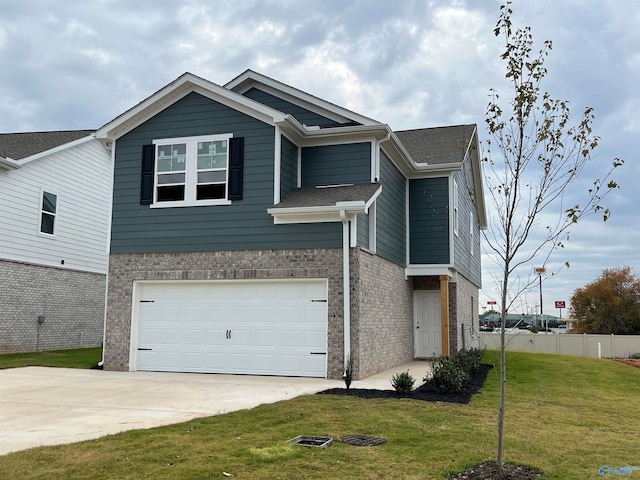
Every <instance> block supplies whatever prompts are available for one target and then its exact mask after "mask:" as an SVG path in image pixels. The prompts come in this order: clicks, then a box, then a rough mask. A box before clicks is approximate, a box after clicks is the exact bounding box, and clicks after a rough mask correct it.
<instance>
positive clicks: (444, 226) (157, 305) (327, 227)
mask: <svg viewBox="0 0 640 480" xmlns="http://www.w3.org/2000/svg"><path fill="white" fill-rule="evenodd" d="M96 135H97V138H99V139H102V140H103V141H105V142H108V143H109V144H111V145H112V148H113V152H114V165H115V166H114V169H115V170H114V193H113V208H112V212H113V213H112V225H111V245H110V252H111V253H110V266H109V275H108V295H107V315H106V324H105V352H104V362H105V363H104V366H105V368H106V369H110V370H155V371H176V372H216V373H243V374H258V375H289V376H311V377H328V378H341V377H342V375H343V371H344V366H345V361H346V359H348V358H349V356H352V359H353V362H354V363H353V365H354V378H363V377H366V376H369V375H372V374H374V373H377V372H379V371H382V370H384V369H388V368H392V367H394V366H397V365H400V364H402V363H405V362H407V361H410V360H412V359H414V358H416V357H432V356H434V355H439V354H440V353H449V352H450V351H453V350H456V349H459V348H461V346H462V342H461V335H462V334H463V325H464V324H466V325H471V324H472V323H475V324H476V325H477V316H478V315H477V314H478V312H477V308H476V305H477V301H478V289H479V287H480V282H481V279H480V277H481V276H480V236H479V231H480V228H483V227H484V226H485V223H486V217H485V206H484V199H483V198H484V197H483V191H482V181H481V176H480V165H479V157H478V139H477V131H476V127H475V125H461V126H454V127H442V128H430V129H419V130H410V131H403V132H394V131H392V130H391V129H390V128H389V126H388V125H386V124H383V123H380V122H378V121H375V120H372V119H370V118H367V117H365V116H363V115H360V114H358V113H355V112H352V111H350V110H347V109H345V108H343V107H340V106H338V105H334V104H332V103H330V102H327V101H325V100H322V99H320V98H318V97H315V96H313V95H310V94H308V93H305V92H303V91H301V90H298V89H296V88H293V87H291V86H288V85H285V84H283V83H281V82H279V81H277V80H274V79H272V78H269V77H266V76H264V75H261V74H259V73H256V72H253V71H250V70H248V71H246V72H244V73H242V74H241V75H240V76H238V77H237V78H235V79H233V80H232V81H230V82H229V83H228V84H226V85H224V86H219V85H216V84H214V83H212V82H210V81H207V80H205V79H203V78H200V77H197V76H195V75H192V74H190V73H185V74H184V75H182V76H180V77H179V78H178V79H176V80H175V81H173V82H171V83H170V84H169V85H167V86H165V87H164V88H162V89H161V90H159V91H158V92H156V93H154V94H153V95H151V96H150V97H148V98H146V99H144V100H143V101H142V102H140V103H139V104H137V105H136V106H134V107H133V108H131V109H130V110H128V111H126V112H125V113H123V114H122V115H120V116H118V117H117V118H115V119H114V120H113V121H111V122H109V123H107V124H106V125H104V126H103V127H101V128H100V129H98V131H97V134H96Z"/></svg>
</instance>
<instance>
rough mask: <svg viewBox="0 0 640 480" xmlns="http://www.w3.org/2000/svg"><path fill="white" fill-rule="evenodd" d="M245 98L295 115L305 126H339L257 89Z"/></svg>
mask: <svg viewBox="0 0 640 480" xmlns="http://www.w3.org/2000/svg"><path fill="white" fill-rule="evenodd" d="M244 96H245V97H248V98H250V99H251V100H255V101H256V102H260V103H261V104H263V105H266V106H267V107H271V108H275V109H276V110H278V111H280V112H283V113H288V114H289V115H293V117H294V118H295V119H296V120H298V121H299V122H300V123H302V124H304V125H323V126H335V125H339V124H338V123H337V122H335V121H334V120H331V119H329V118H327V117H323V116H322V115H318V114H317V113H315V112H312V111H310V110H307V109H306V108H303V107H300V106H298V105H294V104H293V103H291V102H287V101H286V100H283V99H281V98H278V97H276V96H275V95H271V94H270V93H266V92H264V91H262V90H259V89H257V88H251V89H249V90H247V91H246V92H245V93H244Z"/></svg>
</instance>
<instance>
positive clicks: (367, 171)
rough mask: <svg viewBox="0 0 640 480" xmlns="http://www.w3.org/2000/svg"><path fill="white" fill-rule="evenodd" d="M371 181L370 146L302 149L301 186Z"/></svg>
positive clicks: (366, 144)
mask: <svg viewBox="0 0 640 480" xmlns="http://www.w3.org/2000/svg"><path fill="white" fill-rule="evenodd" d="M369 182H371V143H369V142H364V143H350V144H346V145H327V146H322V147H307V148H303V149H302V186H303V187H313V186H316V185H339V184H345V183H369Z"/></svg>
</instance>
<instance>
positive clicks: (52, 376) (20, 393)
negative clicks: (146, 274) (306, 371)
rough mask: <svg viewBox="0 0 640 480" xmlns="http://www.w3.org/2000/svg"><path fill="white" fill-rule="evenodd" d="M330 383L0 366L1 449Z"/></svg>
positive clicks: (160, 421)
mask: <svg viewBox="0 0 640 480" xmlns="http://www.w3.org/2000/svg"><path fill="white" fill-rule="evenodd" d="M427 369H428V364H427V363H426V362H420V361H415V362H411V363H409V364H407V365H402V366H399V367H396V368H393V369H391V370H388V371H386V372H383V373H381V374H378V375H374V376H372V377H369V378H367V379H365V380H361V381H355V382H353V384H352V388H379V389H382V390H388V389H391V388H392V387H391V377H392V376H393V374H394V373H397V372H402V371H405V370H409V371H410V373H411V374H412V375H413V376H414V378H415V379H416V386H417V385H418V384H419V383H421V380H422V377H424V375H425V373H426V371H427ZM335 387H344V382H343V381H341V380H325V379H314V378H291V377H256V376H247V375H206V374H193V373H160V372H106V371H101V370H81V369H71V368H47V367H25V368H14V369H7V370H0V455H3V454H6V453H9V452H13V451H17V450H24V449H27V448H31V447H36V446H41V445H57V444H62V443H72V442H78V441H82V440H89V439H93V438H98V437H101V436H104V435H109V434H113V433H118V432H122V431H124V430H133V429H142V428H152V427H157V426H160V425H168V424H172V423H180V422H186V421H188V420H191V419H193V418H198V417H206V416H211V415H219V414H223V413H227V412H232V411H235V410H243V409H249V408H253V407H256V406H258V405H261V404H263V403H273V402H277V401H280V400H288V399H291V398H295V397H297V396H299V395H305V394H313V393H317V392H319V391H322V390H326V389H328V388H335Z"/></svg>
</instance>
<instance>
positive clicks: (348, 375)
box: [342, 353, 353, 390]
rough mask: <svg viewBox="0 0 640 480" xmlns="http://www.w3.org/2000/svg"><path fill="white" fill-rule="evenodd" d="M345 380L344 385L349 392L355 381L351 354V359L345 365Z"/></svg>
mask: <svg viewBox="0 0 640 480" xmlns="http://www.w3.org/2000/svg"><path fill="white" fill-rule="evenodd" d="M342 378H343V379H344V384H345V385H346V386H347V390H349V387H350V386H351V381H352V380H353V355H351V353H350V354H349V358H347V360H346V362H345V365H344V375H343V376H342Z"/></svg>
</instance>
